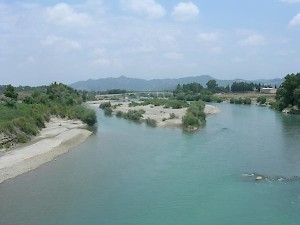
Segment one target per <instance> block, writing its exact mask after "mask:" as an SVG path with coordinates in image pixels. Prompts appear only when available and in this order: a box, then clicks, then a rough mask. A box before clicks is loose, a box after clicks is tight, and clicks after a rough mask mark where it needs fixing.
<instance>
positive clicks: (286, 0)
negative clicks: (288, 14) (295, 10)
mask: <svg viewBox="0 0 300 225" xmlns="http://www.w3.org/2000/svg"><path fill="white" fill-rule="evenodd" d="M280 1H281V2H285V3H300V0H280Z"/></svg>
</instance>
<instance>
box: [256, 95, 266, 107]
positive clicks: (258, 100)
mask: <svg viewBox="0 0 300 225" xmlns="http://www.w3.org/2000/svg"><path fill="white" fill-rule="evenodd" d="M256 102H257V103H259V104H262V105H263V104H265V103H266V102H267V98H266V97H265V96H259V97H258V98H257V99H256Z"/></svg>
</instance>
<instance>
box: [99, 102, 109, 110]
mask: <svg viewBox="0 0 300 225" xmlns="http://www.w3.org/2000/svg"><path fill="white" fill-rule="evenodd" d="M107 107H111V104H110V102H103V103H101V104H100V106H99V108H100V109H105V108H107Z"/></svg>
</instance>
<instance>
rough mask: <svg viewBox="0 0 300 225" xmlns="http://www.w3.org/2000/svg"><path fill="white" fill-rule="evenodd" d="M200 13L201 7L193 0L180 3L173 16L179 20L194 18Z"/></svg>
mask: <svg viewBox="0 0 300 225" xmlns="http://www.w3.org/2000/svg"><path fill="white" fill-rule="evenodd" d="M198 15H199V8H198V7H197V6H196V5H195V4H194V3H192V2H180V3H178V4H177V5H176V6H175V7H174V9H173V12H172V17H173V18H174V19H175V20H178V21H188V20H193V19H195V18H196V17H198Z"/></svg>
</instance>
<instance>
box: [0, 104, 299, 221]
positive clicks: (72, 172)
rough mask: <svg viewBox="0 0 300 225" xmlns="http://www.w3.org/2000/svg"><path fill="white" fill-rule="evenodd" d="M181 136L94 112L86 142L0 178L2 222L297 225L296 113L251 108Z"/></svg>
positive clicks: (228, 112)
mask: <svg viewBox="0 0 300 225" xmlns="http://www.w3.org/2000/svg"><path fill="white" fill-rule="evenodd" d="M218 107H220V108H221V109H222V112H221V113H220V114H218V115H215V116H210V117H208V118H207V124H206V126H205V127H204V128H203V129H201V130H199V131H198V132H195V133H192V134H189V133H184V132H182V131H181V130H179V129H178V130H177V129H163V128H149V127H146V126H145V125H139V124H135V123H132V122H129V121H126V120H123V119H118V118H115V117H111V118H106V117H104V116H103V113H102V112H101V111H100V110H99V109H97V115H98V120H99V124H98V129H97V132H96V133H95V134H94V135H93V136H91V137H90V138H89V139H88V140H87V141H86V142H85V143H83V144H82V145H80V146H78V147H76V148H75V149H73V150H72V151H71V152H69V153H68V154H65V155H63V156H61V157H59V158H58V160H57V161H53V162H51V163H48V164H46V165H44V166H42V167H40V168H39V169H38V170H35V171H33V172H30V173H27V174H24V175H22V176H19V177H17V178H15V179H13V180H10V181H7V182H5V183H3V184H1V185H0V224H1V225H2V224H3V225H54V224H56V225H89V224H101V225H196V224H205V225H217V224H222V225H241V224H246V225H250V224H253V225H254V224H255V225H266V224H267V225H269V224H270V225H271V224H272V225H277V224H278V225H292V224H299V223H300V181H297V180H295V181H270V180H269V181H263V182H256V181H254V180H253V179H249V178H245V177H242V176H241V175H242V174H243V173H258V174H263V175H267V176H300V117H299V116H292V115H284V114H281V113H278V112H275V111H272V110H269V109H267V108H263V107H256V106H237V105H229V104H220V105H218Z"/></svg>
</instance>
